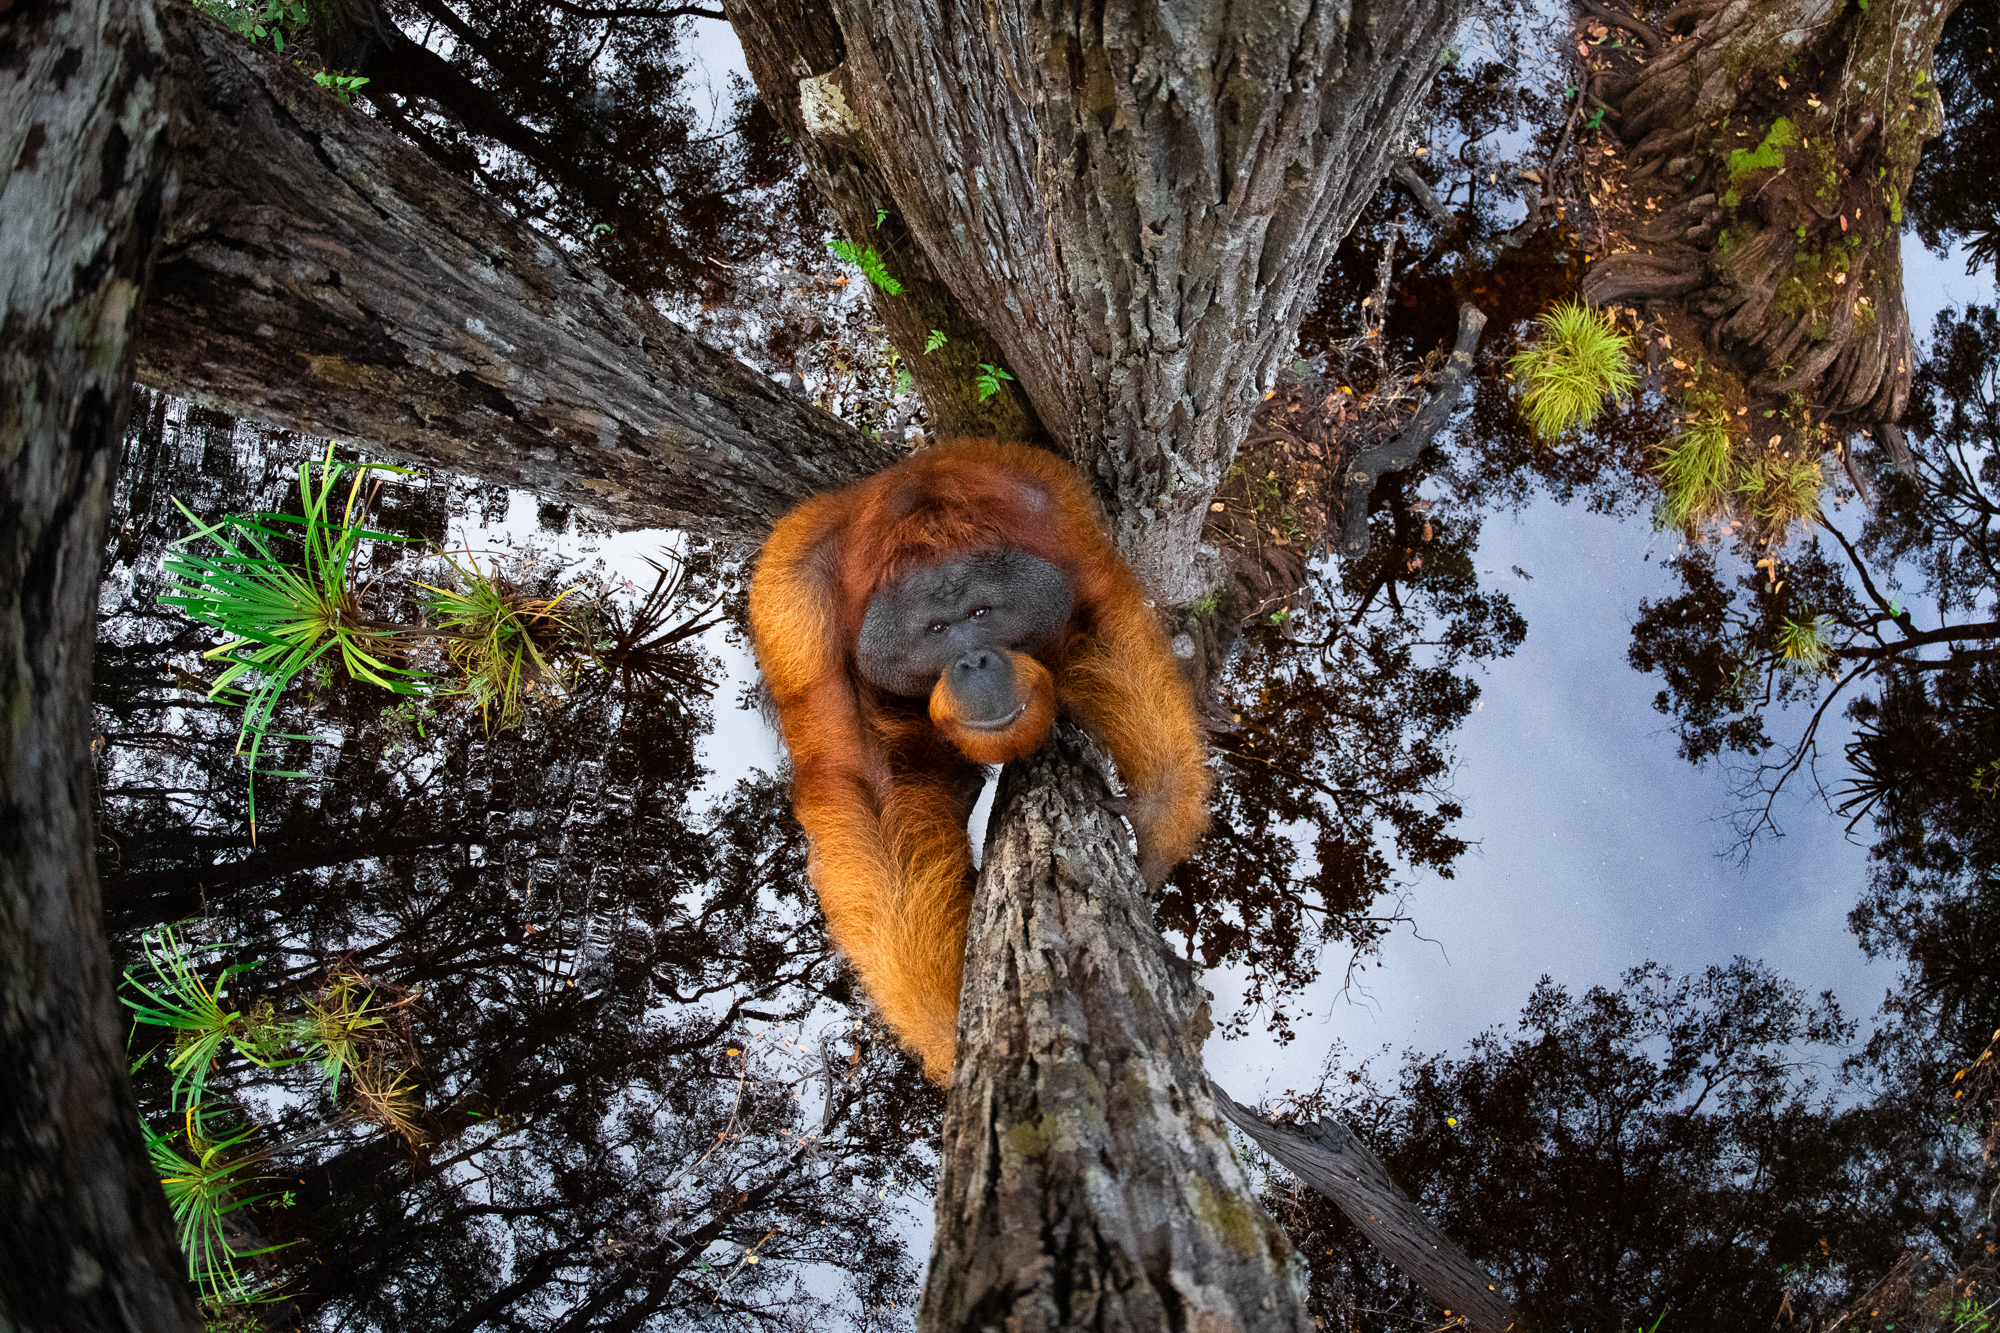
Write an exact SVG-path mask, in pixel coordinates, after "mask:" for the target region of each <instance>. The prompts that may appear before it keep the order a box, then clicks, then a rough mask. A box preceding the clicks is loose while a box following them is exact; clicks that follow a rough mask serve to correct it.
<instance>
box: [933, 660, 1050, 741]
mask: <svg viewBox="0 0 2000 1333" xmlns="http://www.w3.org/2000/svg"><path fill="white" fill-rule="evenodd" d="M1007 656H1008V657H1010V658H1012V659H1013V662H1014V691H1015V697H1016V698H1017V699H1019V698H1020V696H1021V695H1026V696H1027V698H1026V699H1025V700H1022V702H1024V703H1026V704H1027V706H1028V707H1027V711H1026V712H1024V713H1022V714H1021V716H1019V717H1017V718H1015V719H1014V720H1013V722H1011V723H1010V724H1008V725H1007V726H1005V727H1003V728H1001V729H1000V730H998V731H982V730H976V729H974V728H972V727H968V726H965V725H964V724H962V723H961V722H960V721H959V717H958V699H957V697H956V696H954V695H953V694H952V692H951V687H950V686H949V685H947V684H945V681H944V677H942V676H940V677H938V683H937V685H936V687H935V688H934V689H932V690H931V721H932V722H934V723H936V724H937V729H938V730H939V731H941V732H943V733H944V738H945V739H946V740H948V741H950V742H951V743H952V746H953V747H954V748H955V749H957V751H958V752H959V753H960V754H962V755H964V756H965V757H966V758H967V759H970V760H971V761H972V762H973V763H975V764H1005V763H1011V762H1012V761H1014V760H1016V759H1026V758H1027V757H1028V756H1029V755H1031V754H1033V753H1034V752H1035V751H1037V750H1039V749H1041V748H1042V742H1043V741H1045V740H1047V739H1048V738H1049V729H1050V728H1052V727H1054V726H1055V724H1056V678H1055V677H1054V676H1053V675H1051V674H1050V673H1049V669H1048V668H1047V667H1045V666H1043V665H1042V664H1041V663H1040V662H1037V661H1036V660H1035V659H1034V658H1032V657H1030V656H1028V655H1027V654H1026V653H1008V654H1007Z"/></svg>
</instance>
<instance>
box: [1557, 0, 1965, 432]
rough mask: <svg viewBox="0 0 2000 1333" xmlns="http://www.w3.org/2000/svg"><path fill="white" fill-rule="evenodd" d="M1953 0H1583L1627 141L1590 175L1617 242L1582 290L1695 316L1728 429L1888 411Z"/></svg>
mask: <svg viewBox="0 0 2000 1333" xmlns="http://www.w3.org/2000/svg"><path fill="white" fill-rule="evenodd" d="M1957 3H1958V0H1917V2H1916V3H1912V4H1902V5H1897V4H1879V5H1874V6H1866V5H1862V6H1856V5H1854V4H1851V3H1849V0H1778V2H1776V3H1768V4H1742V3H1725V0H1692V2H1691V3H1687V4H1682V5H1678V6H1676V7H1675V8H1674V9H1673V11H1672V13H1671V14H1669V15H1668V18H1669V19H1670V20H1671V25H1670V26H1668V27H1666V28H1664V29H1661V30H1655V29H1654V28H1652V27H1651V26H1650V25H1649V24H1646V23H1644V22H1642V21H1639V20H1636V19H1630V18H1627V17H1625V16H1623V15H1621V14H1618V13H1616V12H1615V11H1613V10H1610V9H1608V8H1606V7H1605V6H1603V5H1599V4H1586V5H1585V6H1584V7H1585V8H1586V9H1587V10H1588V11H1589V13H1590V14H1592V15H1595V16H1596V18H1595V19H1594V20H1593V19H1589V18H1586V19H1585V20H1584V28H1583V31H1584V32H1585V33H1590V31H1591V27H1592V24H1593V22H1594V23H1595V25H1596V28H1597V29H1598V31H1599V32H1605V33H1617V34H1620V37H1619V38H1616V39H1614V38H1612V37H1609V36H1599V37H1597V40H1598V42H1599V47H1598V49H1597V51H1595V52H1593V53H1592V54H1591V55H1590V56H1589V57H1587V58H1588V59H1589V60H1591V61H1592V62H1593V64H1594V68H1595V69H1596V70H1598V71H1599V72H1598V73H1597V74H1596V75H1594V76H1593V77H1594V80H1595V81H1596V82H1597V83H1599V84H1601V86H1602V91H1603V100H1604V103H1605V104H1606V106H1607V107H1608V108H1609V112H1608V114H1609V116H1610V124H1611V125H1612V126H1615V127H1616V130H1617V134H1618V138H1619V140H1620V141H1622V143H1623V144H1624V145H1626V146H1627V148H1628V149H1629V152H1627V153H1626V154H1624V155H1623V156H1622V158H1614V159H1613V160H1612V162H1611V164H1610V165H1608V166H1607V168H1606V170H1605V171H1604V172H1603V173H1602V174H1601V175H1600V178H1599V181H1598V190H1599V194H1600V199H1601V203H1602V211H1603V213H1604V215H1605V218H1606V228H1607V232H1608V234H1609V236H1610V237H1611V239H1612V249H1613V253H1610V254H1608V255H1605V256H1603V257H1602V258H1601V259H1600V262H1598V263H1596V264H1594V265H1593V266H1592V267H1591V270H1590V273H1589V276H1588V277H1587V278H1586V279H1585V281H1584V284H1583V291H1584V294H1585V295H1586V296H1588V297H1589V298H1590V299H1592V300H1594V301H1599V302H1618V301H1632V302H1640V303H1645V304H1647V305H1649V306H1650V307H1652V310H1653V313H1654V314H1656V315H1663V316H1666V317H1667V318H1668V319H1669V325H1668V326H1669V328H1671V327H1672V323H1671V319H1672V317H1673V316H1674V315H1676V314H1678V315H1682V316H1684V317H1685V318H1687V319H1688V320H1690V321H1692V324H1693V330H1692V331H1693V332H1694V333H1695V334H1696V335H1697V336H1699V337H1700V338H1701V339H1702V341H1703V342H1705V343H1706V344H1707V349H1708V353H1709V355H1711V356H1714V357H1719V358H1721V361H1722V364H1723V366H1724V367H1725V368H1726V369H1727V371H1728V372H1729V374H1730V375H1731V376H1732V377H1733V379H1734V380H1735V382H1736V386H1735V388H1734V390H1733V391H1732V390H1731V389H1729V388H1726V387H1725V388H1718V389H1717V390H1716V392H1718V393H1721V394H1722V395H1723V396H1725V397H1730V398H1732V401H1730V403H1729V407H1730V408H1731V409H1733V408H1735V407H1736V406H1737V405H1738V404H1739V403H1740V404H1741V405H1743V406H1744V407H1746V408H1747V409H1748V410H1747V411H1745V412H1742V413H1740V414H1735V417H1736V426H1737V430H1736V434H1737V436H1738V439H1739V443H1744V444H1754V445H1756V446H1757V447H1759V448H1760V449H1761V448H1765V447H1772V446H1770V438H1769V437H1771V436H1773V435H1775V436H1777V437H1778V444H1777V445H1776V446H1775V447H1776V448H1778V449H1781V450H1783V451H1784V452H1786V453H1788V454H1793V455H1804V456H1810V457H1817V456H1818V455H1819V454H1820V453H1821V452H1824V451H1825V450H1827V449H1830V448H1833V447H1834V446H1835V445H1837V444H1838V443H1839V442H1840V440H1841V439H1843V438H1845V436H1846V435H1847V434H1848V432H1850V431H1851V430H1854V429H1857V428H1868V427H1873V426H1875V425H1877V423H1893V422H1895V421H1896V420H1897V418H1899V417H1900V416H1901V415H1902V412H1903V407H1904V404H1905V402H1906V401H1907V400H1908V397H1909V389H1910V368H1911V364H1912V358H1911V346H1910V326H1909V316H1908V314H1907V312H1906V310H1905V307H1904V303H1903V271H1902V261H1901V249H1900V244H1899V242H1900V238H1901V223H1902V200H1903V198H1904V195H1905V194H1906V193H1907V192H1908V190H1909V185H1910V180H1911V177H1912V175H1913V174H1914V173H1915V171H1916V165H1917V156H1918V150H1919V149H1920V148H1921V147H1922V144H1923V141H1924V140H1925V139H1926V138H1929V137H1930V136H1932V135H1934V134H1936V133H1937V132H1938V130H1939V129H1940V128H1942V125H1943V120H1942V116H1941V113H1940V111H1939V108H1938V98H1937V93H1936V89H1935V87H1934V86H1933V85H1932V83H1931V81H1930V67H1931V53H1932V49H1933V48H1934V47H1935V46H1936V44H1937V39H1938V34H1939V33H1940V32H1941V31H1942V29H1943V27H1944V21H1945V19H1946V18H1948V17H1949V16H1950V14H1951V11H1952V10H1953V9H1954V8H1956V7H1957ZM1635 37H1636V38H1637V39H1638V41H1637V42H1636V43H1634V42H1633V41H1632V39H1633V38H1635ZM1618 40H1622V41H1623V42H1624V43H1625V51H1624V54H1622V55H1620V54H1613V48H1614V47H1615V46H1616V45H1617V42H1618ZM1641 48H1643V50H1642V49H1641ZM1701 391H1702V392H1704V393H1706V392H1708V391H1709V390H1708V388H1703V389H1702V390H1701Z"/></svg>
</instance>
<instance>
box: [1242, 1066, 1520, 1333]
mask: <svg viewBox="0 0 2000 1333" xmlns="http://www.w3.org/2000/svg"><path fill="white" fill-rule="evenodd" d="M1212 1091H1213V1092H1214V1093H1215V1105H1216V1109H1218V1110H1220V1111H1221V1112H1222V1114H1223V1115H1224V1116H1225V1117H1227V1118H1228V1120H1229V1123H1231V1124H1232V1125H1235V1126H1236V1127H1237V1128H1238V1129H1240V1130H1242V1131H1243V1132H1244V1133H1245V1134H1248V1135H1249V1136H1250V1138H1251V1139H1252V1140H1253V1141H1254V1142H1255V1143H1256V1144H1257V1146H1258V1147H1260V1148H1262V1149H1263V1150H1264V1151H1265V1152H1267V1153H1269V1154H1271V1156H1272V1157H1274V1158H1276V1159H1277V1161H1278V1162H1279V1164H1280V1165H1282V1166H1284V1167H1285V1168H1286V1169H1287V1170H1289V1171H1290V1172H1291V1173H1292V1174H1293V1175H1295V1176H1297V1177H1298V1178H1299V1179H1300V1180H1302V1181H1304V1182H1305V1183H1306V1184H1308V1185H1310V1186H1311V1187H1312V1188H1313V1189H1315V1190H1317V1191H1319V1192H1320V1193H1321V1194H1323V1195H1325V1196H1326V1197H1327V1198H1328V1199H1330V1200H1332V1201H1333V1205H1334V1206H1335V1207H1336V1208H1338V1209H1340V1211H1341V1212H1342V1213H1343V1214H1345V1215H1346V1217H1347V1220H1348V1221H1350V1222H1352V1223H1353V1224H1354V1229H1355V1230H1357V1231H1359V1232H1360V1233H1361V1234H1362V1235H1364V1236H1366V1237H1367V1238H1368V1242H1369V1244H1371V1245H1373V1246H1374V1247H1375V1248H1376V1249H1378V1250H1380V1251H1381V1252H1382V1254H1383V1257H1384V1258H1386V1259H1388V1260H1389V1262H1390V1263H1392V1264H1394V1265H1396V1267H1398V1268H1400V1269H1402V1270H1403V1272H1405V1273H1407V1274H1409V1275H1410V1277H1411V1278H1412V1279H1413V1280H1415V1282H1416V1284H1417V1285H1418V1286H1420V1287H1422V1288H1423V1289H1424V1291H1425V1292H1426V1293H1427V1294H1428V1295H1429V1296H1430V1298H1431V1299H1432V1300H1434V1301H1436V1302H1437V1303H1438V1304H1439V1305H1440V1306H1442V1307H1443V1308H1444V1311H1445V1313H1446V1314H1447V1315H1450V1316H1452V1317H1454V1318H1456V1317H1460V1316H1462V1317H1463V1318H1464V1319H1465V1321H1466V1323H1467V1324H1468V1325H1469V1326H1470V1327H1471V1328H1472V1329H1474V1330H1475V1333H1507V1330H1508V1329H1511V1328H1513V1327H1514V1326H1515V1319H1514V1311H1513V1309H1512V1308H1511V1307H1510V1306H1509V1305H1508V1304H1507V1300H1506V1298H1505V1297H1503V1296H1501V1295H1500V1294H1499V1293H1498V1291H1497V1290H1496V1289H1495V1288H1496V1284H1495V1283H1494V1281H1493V1278H1492V1276H1491V1275H1490V1274H1488V1273H1487V1272H1486V1270H1485V1269H1483V1268H1481V1267H1480V1266H1479V1265H1478V1264H1476V1263H1474V1262H1473V1261H1472V1260H1471V1259H1469V1258H1467V1257H1466V1255H1465V1252H1464V1251H1463V1250H1461V1249H1459V1248H1458V1246H1457V1245H1456V1244H1454V1243H1453V1241H1452V1240H1451V1238H1450V1237H1449V1236H1447V1235H1445V1234H1444V1232H1442V1231H1440V1230H1439V1229H1438V1227H1437V1224H1436V1223H1435V1222H1432V1221H1431V1220H1430V1218H1428V1217H1426V1216H1424V1213H1423V1210H1422V1209H1420V1208H1418V1207H1417V1205H1416V1204H1415V1203H1414V1202H1413V1201H1412V1200H1411V1199H1410V1196H1409V1195H1407V1194H1405V1193H1403V1191H1402V1188H1401V1187H1400V1186H1398V1185H1397V1184H1396V1181H1395V1179H1394V1177H1392V1176H1390V1174H1389V1169H1388V1168H1387V1167H1385V1166H1383V1165H1382V1159H1381V1158H1379V1157H1377V1156H1376V1155H1375V1154H1374V1152H1373V1151H1372V1150H1370V1148H1369V1147H1368V1145H1367V1144H1365V1143H1363V1142H1362V1141H1361V1140H1360V1139H1358V1138H1356V1137H1354V1134H1353V1133H1352V1132H1351V1131H1350V1130H1349V1129H1348V1128H1347V1127H1346V1126H1345V1125H1342V1124H1341V1123H1339V1122H1338V1121H1335V1120H1328V1121H1325V1122H1323V1123H1321V1124H1318V1125H1275V1124H1272V1123H1271V1122H1270V1121H1268V1120H1266V1119H1264V1118H1263V1117H1262V1116H1260V1115H1258V1114H1257V1113H1256V1112H1255V1111H1253V1110H1251V1109H1250V1108H1249V1107H1247V1106H1244V1105H1242V1104H1241V1103H1240V1102H1236V1101H1233V1100H1231V1098H1230V1096H1229V1094H1228V1093H1226V1092H1223V1091H1222V1090H1221V1089H1220V1088H1213V1089H1212Z"/></svg>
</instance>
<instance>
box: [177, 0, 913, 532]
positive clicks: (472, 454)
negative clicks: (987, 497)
mask: <svg viewBox="0 0 2000 1333" xmlns="http://www.w3.org/2000/svg"><path fill="white" fill-rule="evenodd" d="M161 23H162V26H163V30H164V31H165V34H166V37H167V41H168V43H169V45H170V48H171V50H172V51H173V54H174V56H175V59H176V64H177V70H178V72H179V73H180V74H181V75H182V76H183V77H184V78H185V80H186V81H187V85H188V90H189V97H188V105H189V108H190V110H189V120H188V123H187V125H186V127H185V128H184V130H183V132H182V134H181V136H180V138H181V144H180V148H179V156H178V163H179V166H180V170H181V175H182V179H183V181H184V186H183V190H182V194H183V204H182V207H181V208H180V209H179V210H177V212H176V213H175V215H174V217H173V219H172V221H171V224H170V225H169V227H168V229H167V232H166V234H165V235H164V237H163V238H162V241H161V248H160V253H159V259H158V263H157V267H156V270H155V275H154V282H153V288H152V291H151V294H150V299H149V301H148V305H147V309H146V312H145V314H144V317H143V319H142V321H141V323H140V326H139V332H138V344H139V362H138V369H139V377H140V379H141V380H142V381H143V382H145V383H146V384H149V385H151V386H152V387H154V388H160V389H166V390H168V391H170V392H173V393H176V394H180V395H182V396H185V397H188V398H192V399H194V400H195V401H197V402H201V403H205V404H208V405H210V406H214V407H217V408H220V409H222V410H223V411H227V412H230V413H232V414H234V415H237V416H241V417H247V418H250V419H252V420H257V421H262V422H265V423H267V424H270V425H275V426H281V427H284V428H286V429H290V430H299V431H305V432H308V433H311V434H316V435H328V436H334V437H336V438H339V439H342V440H350V441H353V442H355V443H356V444H358V445H360V446H361V447H363V448H365V449H366V450H368V452H370V453H371V454H372V455H375V456H378V457H385V458H390V459H396V460H401V461H406V462H414V463H418V464H426V465H430V466H436V467H443V468H448V469H450V470H451V471H454V472H459V473H463V474H465V475H467V476H473V477H478V478H480V479H482V480H486V481H493V482H499V483H501V484H504V485H510V486H519V487H523V488H526V489H528V490H532V491H535V492H536V493H538V494H541V495H545V496H549V497H551V498H553V499H557V500H560V501H562V502H563V503H565V504H570V505H574V506H575V507H577V508H578V509H580V510H583V511H585V512H588V513H594V514H599V515H603V516H605V517H607V518H609V519H611V520H612V521H613V522H615V523H617V524H618V525H620V526H624V527H633V526H681V527H695V528H702V529H707V530H718V529H728V530H736V531H742V532H746V533H750V534H753V535H754V534H756V533H759V532H761V531H762V530H763V529H764V528H765V527H766V526H768V524H769V523H770V521H771V520H772V519H774V518H776V517H777V516H778V515H780V514H782V513H784V512H785V511H786V510H788V509H790V508H791V507H792V506H793V505H795V504H797V503H798V502H799V501H800V500H802V499H804V498H805V497H807V496H808V495H811V494H813V493H814V492H816V491H820V490H824V489H826V488H828V487H830V486H834V485H839V484H842V483H845V482H848V481H852V480H855V479H857V478H859V477H862V476H866V475H867V474H868V473H870V472H873V471H875V470H877V469H879V468H881V467H883V466H885V465H887V464H888V463H890V462H892V461H894V459H895V458H896V457H897V456H898V455H897V453H896V451H895V450H892V449H890V448H888V447H886V446H884V445H883V444H881V443H880V442H878V441H873V440H870V439H868V438H867V437H866V436H863V435H862V434H861V433H860V432H859V431H857V430H855V429H854V428H853V427H851V426H848V425H847V424H846V423H844V422H842V421H840V420H838V419H836V418H834V417H833V416H831V415H829V414H828V413H826V412H823V411H820V410H819V409H818V408H816V407H814V406H813V405H812V404H810V403H808V402H806V401H805V400H804V399H802V398H800V397H799V396H798V395H796V394H793V393H791V392H789V391H787V390H785V389H783V388H780V387H779V386H778V385H776V384H774V383H773V382H772V381H770V380H769V379H767V378H765V377H764V376H763V375H760V374H758V373H757V372H756V371H754V370H752V369H750V368H749V367H748V366H745V365H744V364H743V363H742V362H740V361H737V360H736V359H735V358H733V357H731V356H728V355H726V354H724V353H722V352H719V351H716V350H715V349H713V348H711V347H708V346H707V345H705V344H704V343H702V342H701V340H700V339H698V338H696V337H695V336H694V335H693V334H691V333H689V332H688V331H687V330H685V329H683V328H681V327H680V326H679V325H676V324H675V323H673V322H672V321H671V320H668V319H666V318H664V317H663V316H661V315H660V314H659V313H658V312H657V311H655V310H654V309H653V308H652V307H651V306H650V305H648V304H647V303H646V302H644V301H642V300H640V299H638V298H636V297H634V296H632V295H631V294H629V293H627V292H625V291H624V290H623V289H621V288H619V287H618V286H617V285H616V284H615V283H613V282H612V281H611V280H610V279H608V278H607V277H605V275H604V274H603V273H602V272H601V271H599V270H598V269H596V268H595V267H594V266H592V265H591V264H589V263H588V262H586V261H584V260H583V259H581V258H579V257H577V256H574V255H570V254H566V253H564V252H563V251H562V250H560V249H558V248H557V247H555V246H554V245H553V244H551V243H550V242H549V241H548V239H547V238H545V237H543V236H541V235H540V234H539V233H537V232H536V231H535V230H534V229H533V228H532V227H529V226H527V225H526V224H524V223H522V222H520V221H518V220H516V219H514V218H513V217H511V216H509V215H508V214H507V213H506V212H505V211H504V210H503V209H501V208H500V207H499V206H498V205H496V204H494V203H493V202H492V201H490V200H488V199H486V198H484V197H482V196H481V195H479V194H478V193H477V192H476V191H474V190H473V189H472V188H471V187H470V186H468V185H466V184H465V183H464V182H462V181H460V180H458V179H457V178H456V177H454V176H452V175H450V174H449V173H447V172H445V171H444V170H443V169H442V168H440V167H438V166H437V165H436V164H435V163H433V162H432V161H430V159H428V158H427V157H425V156H424V155H423V154H422V153H421V152H419V151H417V150H416V149H415V148H413V147H411V146H410V145H409V144H407V143H405V142H404V141H402V140H401V139H398V138H397V137H395V136H394V135H393V134H391V133H390V132H389V131H388V129H387V128H385V127H384V126H382V125H381V124H379V123H377V122H375V121H372V120H369V119H368V118H367V117H365V116H362V115H360V114H359V113H357V112H355V111H353V110H352V109H351V108H347V107H343V106H341V105H340V104H339V103H337V102H336V101H334V99H333V98H331V97H329V96H327V95H326V94H325V92H324V91H322V90H321V89H319V88H318V87H316V86H315V85H314V84H313V83H312V81H311V80H310V79H308V78H307V77H306V76H305V75H303V74H302V73H300V72H299V71H298V70H296V69H294V68H293V67H292V66H291V65H289V64H288V63H287V62H285V61H283V60H281V59H278V58H275V57H274V56H272V55H270V54H269V53H267V52H263V51H258V50H252V49H249V48H247V47H245V46H244V45H243V44H241V43H239V42H237V41H235V40H234V39H232V38H231V37H230V36H229V35H228V34H226V33H224V32H222V31H221V30H220V29H218V28H216V27H214V26H213V25H211V24H209V23H207V22H205V21H203V20H201V19H198V18H196V17H195V16H194V15H193V14H192V13H190V12H189V11H186V10H184V9H180V8H178V7H171V6H170V7H167V8H165V9H163V10H162V11H161Z"/></svg>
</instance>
